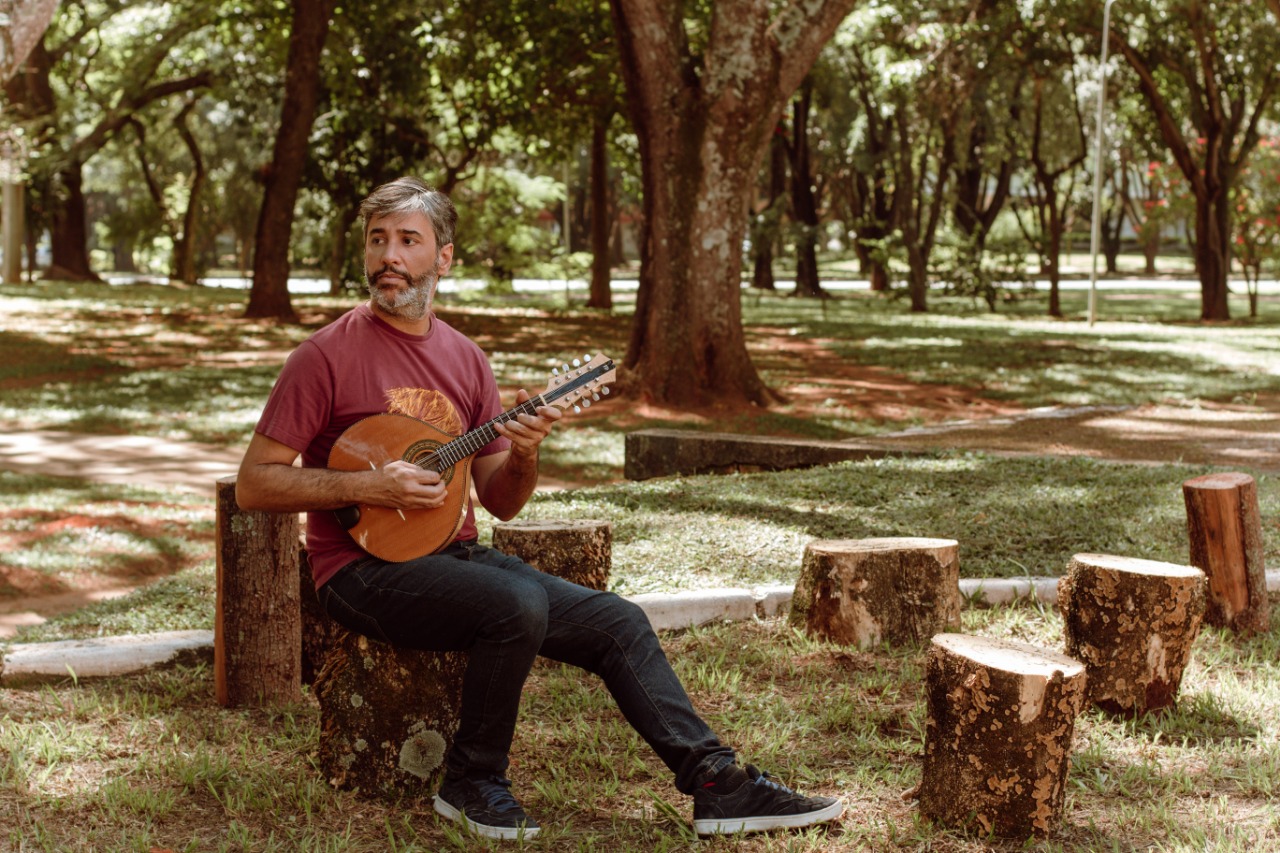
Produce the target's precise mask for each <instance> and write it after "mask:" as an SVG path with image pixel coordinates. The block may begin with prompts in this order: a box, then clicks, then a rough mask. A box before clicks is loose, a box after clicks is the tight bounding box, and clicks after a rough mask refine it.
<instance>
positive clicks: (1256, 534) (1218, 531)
mask: <svg viewBox="0 0 1280 853" xmlns="http://www.w3.org/2000/svg"><path fill="white" fill-rule="evenodd" d="M1182 496H1183V500H1184V502H1185V503H1186V507H1187V534H1188V537H1189V539H1190V541H1191V559H1190V563H1191V565H1193V566H1195V567H1196V568H1199V569H1203V570H1204V573H1205V574H1206V575H1207V576H1208V578H1209V590H1208V600H1207V604H1206V610H1205V617H1204V618H1205V621H1206V622H1208V623H1209V624H1210V625H1215V626H1217V627H1223V628H1230V629H1232V630H1234V631H1240V632H1244V633H1253V632H1260V631H1266V630H1268V629H1269V628H1270V626H1271V604H1270V602H1269V601H1268V600H1267V572H1266V567H1265V565H1264V564H1263V545H1262V517H1261V512H1260V510H1259V508H1258V487H1257V484H1256V483H1254V481H1253V478H1252V477H1250V476H1249V475H1248V474H1238V473H1224V474H1208V475H1206V476H1203V477H1196V478H1194V479H1191V480H1187V481H1186V482H1184V483H1183V484H1182Z"/></svg>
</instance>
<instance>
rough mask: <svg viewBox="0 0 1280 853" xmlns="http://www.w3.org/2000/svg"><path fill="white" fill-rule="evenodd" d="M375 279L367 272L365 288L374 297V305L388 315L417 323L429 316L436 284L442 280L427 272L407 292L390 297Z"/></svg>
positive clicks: (415, 280)
mask: <svg viewBox="0 0 1280 853" xmlns="http://www.w3.org/2000/svg"><path fill="white" fill-rule="evenodd" d="M379 274H381V271H379ZM373 278H374V277H373V276H370V275H369V272H368V270H366V271H365V286H366V288H367V289H368V291H369V295H370V296H371V297H373V301H374V304H376V305H377V306H378V308H380V309H381V310H382V311H383V312H385V313H386V314H387V315H389V316H391V317H396V318H397V319H400V320H408V321H410V322H417V321H418V320H421V319H422V318H423V317H425V316H427V312H429V311H430V310H431V297H432V296H433V295H434V293H435V289H436V282H437V281H439V279H440V277H439V276H438V275H435V274H434V273H431V272H425V273H423V274H422V275H420V276H418V277H417V278H415V279H414V280H413V281H412V282H411V283H410V284H409V287H408V288H407V289H406V290H403V291H400V292H398V293H396V294H395V295H394V296H390V295H388V294H386V293H384V292H383V291H382V290H381V289H379V288H378V286H377V285H376V284H375V283H374V281H373Z"/></svg>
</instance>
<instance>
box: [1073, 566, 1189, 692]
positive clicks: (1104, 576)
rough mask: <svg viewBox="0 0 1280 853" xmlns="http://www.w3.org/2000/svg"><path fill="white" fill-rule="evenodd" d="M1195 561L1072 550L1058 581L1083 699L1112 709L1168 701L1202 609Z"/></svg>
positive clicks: (1177, 683)
mask: <svg viewBox="0 0 1280 853" xmlns="http://www.w3.org/2000/svg"><path fill="white" fill-rule="evenodd" d="M1205 587H1206V581H1205V575H1204V572H1202V571H1200V570H1199V569H1197V568H1195V567H1194V566H1179V565H1175V564H1172V563H1161V562H1156V561H1155V560H1139V559H1134V558H1130V557H1115V556H1111V555H1108V554H1076V555H1075V557H1073V558H1072V560H1071V562H1070V564H1068V566H1067V573H1066V574H1065V575H1064V576H1063V578H1062V580H1060V581H1059V582H1058V608H1059V609H1060V610H1061V611H1062V621H1063V635H1064V639H1065V645H1066V653H1067V654H1068V655H1070V656H1071V657H1073V658H1075V659H1077V660H1079V661H1081V662H1082V663H1083V664H1084V665H1085V667H1086V668H1087V671H1088V674H1089V699H1090V701H1091V702H1093V703H1094V704H1096V705H1097V706H1098V707H1099V708H1101V709H1102V710H1104V711H1106V712H1108V713H1111V714H1122V715H1128V716H1136V715H1140V714H1146V713H1151V712H1156V711H1160V710H1161V709H1164V708H1168V707H1170V706H1172V705H1173V704H1174V703H1175V702H1177V699H1178V689H1179V687H1180V686H1181V684H1182V673H1183V671H1184V670H1185V669H1186V666H1187V663H1188V662H1189V661H1190V659H1191V647H1192V645H1193V644H1194V643H1195V639H1196V635H1197V634H1198V633H1199V631H1200V622H1201V618H1202V617H1203V615H1204V610H1205Z"/></svg>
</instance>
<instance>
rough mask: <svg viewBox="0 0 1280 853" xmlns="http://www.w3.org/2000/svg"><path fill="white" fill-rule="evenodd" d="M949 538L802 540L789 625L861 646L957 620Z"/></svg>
mask: <svg viewBox="0 0 1280 853" xmlns="http://www.w3.org/2000/svg"><path fill="white" fill-rule="evenodd" d="M958 553H959V545H958V544H957V543H956V541H955V540H953V539H923V538H888V539H842V540H819V541H815V542H811V543H809V545H807V546H806V547H805V551H804V559H803V561H802V564H801V568H800V577H799V579H798V581H797V583H796V587H795V593H794V595H793V597H792V600H791V616H790V621H791V624H792V625H794V626H796V627H799V628H803V629H804V630H805V631H806V632H807V633H808V634H809V635H810V636H812V637H817V638H820V639H824V640H831V641H832V642H836V643H841V644H844V645H853V646H858V647H860V648H862V647H867V646H873V645H877V644H879V643H881V642H888V643H919V642H923V641H925V640H927V639H928V638H929V637H932V636H933V635H934V634H937V633H939V632H943V631H954V630H957V629H959V627H960V605H961V597H960V560H959V556H958Z"/></svg>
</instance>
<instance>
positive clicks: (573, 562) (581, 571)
mask: <svg viewBox="0 0 1280 853" xmlns="http://www.w3.org/2000/svg"><path fill="white" fill-rule="evenodd" d="M493 547H494V548H497V549H498V550H499V551H502V552H503V553H505V554H511V555H512V556H515V557H519V558H520V559H522V560H524V561H525V562H526V563H528V564H529V565H531V566H533V567H534V568H535V569H538V570H539V571H543V572H546V573H547V574H549V575H555V576H556V577H560V578H564V579H565V580H567V581H572V582H573V583H576V584H579V585H581V586H585V587H587V588H589V589H597V590H604V589H606V588H607V587H608V585H609V572H610V570H611V569H612V567H613V525H611V524H610V523H609V522H607V521H596V520H590V519H580V520H566V519H545V520H528V521H525V520H517V521H505V522H499V523H498V524H495V525H494V526H493Z"/></svg>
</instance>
